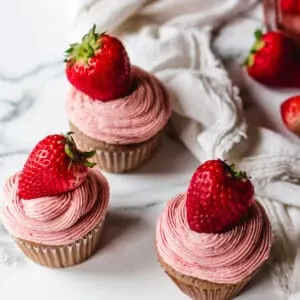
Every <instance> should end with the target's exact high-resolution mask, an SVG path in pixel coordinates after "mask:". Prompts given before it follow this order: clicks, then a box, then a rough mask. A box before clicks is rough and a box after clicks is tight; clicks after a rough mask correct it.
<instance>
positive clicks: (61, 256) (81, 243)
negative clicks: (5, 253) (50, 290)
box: [15, 220, 104, 268]
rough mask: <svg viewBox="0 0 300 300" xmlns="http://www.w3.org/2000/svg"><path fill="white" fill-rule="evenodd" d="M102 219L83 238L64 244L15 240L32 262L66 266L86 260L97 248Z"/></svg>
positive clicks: (58, 266)
mask: <svg viewBox="0 0 300 300" xmlns="http://www.w3.org/2000/svg"><path fill="white" fill-rule="evenodd" d="M103 224H104V220H103V221H102V222H101V223H100V224H99V225H98V226H97V227H95V228H94V229H93V230H92V231H91V232H89V233H88V234H87V235H86V236H84V237H83V238H81V239H79V240H77V241H75V242H73V243H72V244H69V245H64V246H47V245H42V244H36V243H33V242H30V241H26V240H23V239H20V238H15V241H16V243H17V245H18V246H19V248H20V249H21V250H22V251H23V253H24V254H25V255H26V256H27V257H28V258H30V259H31V260H32V261H33V262H35V263H37V264H40V265H42V266H45V267H49V268H66V267H71V266H75V265H77V264H80V263H81V262H83V261H85V260H87V259H88V258H89V257H91V256H92V254H93V253H94V252H95V250H96V249H97V246H98V244H99V241H100V238H101V233H102V228H103Z"/></svg>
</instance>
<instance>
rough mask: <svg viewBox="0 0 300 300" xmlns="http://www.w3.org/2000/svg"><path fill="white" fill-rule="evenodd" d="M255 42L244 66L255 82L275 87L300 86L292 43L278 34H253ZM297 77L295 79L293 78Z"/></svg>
mask: <svg viewBox="0 0 300 300" xmlns="http://www.w3.org/2000/svg"><path fill="white" fill-rule="evenodd" d="M255 37H256V41H255V43H254V45H253V47H252V49H251V52H250V54H249V55H248V57H247V59H246V61H245V65H246V67H247V71H248V74H249V75H250V76H251V77H252V78H253V79H255V80H256V81H258V82H260V83H262V84H265V85H268V86H276V87H295V86H300V81H299V80H298V78H299V76H298V75H297V71H298V68H299V58H298V57H297V55H298V53H297V48H296V46H295V45H294V43H293V41H292V40H291V39H289V38H287V37H286V36H285V35H283V34H282V33H280V32H268V33H266V34H262V32H261V31H260V30H258V31H256V32H255ZM295 77H297V78H295Z"/></svg>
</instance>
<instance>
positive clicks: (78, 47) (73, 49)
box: [65, 24, 104, 65]
mask: <svg viewBox="0 0 300 300" xmlns="http://www.w3.org/2000/svg"><path fill="white" fill-rule="evenodd" d="M103 34H104V33H102V34H98V33H96V25H95V24H94V25H93V27H92V28H91V29H90V31H89V32H88V33H87V34H86V35H85V36H84V37H83V38H82V40H81V43H74V44H71V45H70V46H69V48H68V49H67V50H66V51H65V62H70V63H71V64H74V63H76V62H81V63H83V64H84V65H88V63H89V59H90V58H92V57H93V56H94V55H95V53H96V52H97V51H98V49H100V47H101V39H100V37H101V36H102V35H103Z"/></svg>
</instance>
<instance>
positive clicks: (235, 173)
mask: <svg viewBox="0 0 300 300" xmlns="http://www.w3.org/2000/svg"><path fill="white" fill-rule="evenodd" d="M227 166H228V165H227ZM228 168H229V169H230V171H231V173H232V175H233V176H234V178H235V179H238V180H242V179H245V178H248V176H247V173H246V172H244V171H240V170H236V168H235V164H231V165H230V166H228Z"/></svg>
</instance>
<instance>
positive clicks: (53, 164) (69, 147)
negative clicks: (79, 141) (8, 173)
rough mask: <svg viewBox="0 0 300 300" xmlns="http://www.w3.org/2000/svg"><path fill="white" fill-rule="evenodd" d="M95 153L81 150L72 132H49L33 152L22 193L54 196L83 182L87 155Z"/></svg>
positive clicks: (25, 196)
mask: <svg viewBox="0 0 300 300" xmlns="http://www.w3.org/2000/svg"><path fill="white" fill-rule="evenodd" d="M94 154H95V152H94V151H91V152H81V151H79V150H77V148H76V146H75V143H74V140H73V138H72V136H71V133H68V134H67V135H59V134H55V135H49V136H47V137H45V138H44V139H43V140H41V141H40V142H39V143H38V144H37V145H36V146H35V148H34V149H33V150H32V152H31V153H30V155H29V157H28V159H27V161H26V163H25V165H24V168H23V170H22V172H21V175H20V179H19V185H18V190H19V197H20V198H22V199H34V198H39V197H43V196H54V195H59V194H61V193H64V192H67V191H70V190H72V189H74V188H76V187H77V186H79V185H80V184H81V183H82V182H83V181H84V180H85V178H86V176H87V172H88V167H93V166H94V164H93V163H91V162H89V161H88V160H87V159H88V158H90V157H92V156H93V155H94Z"/></svg>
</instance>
